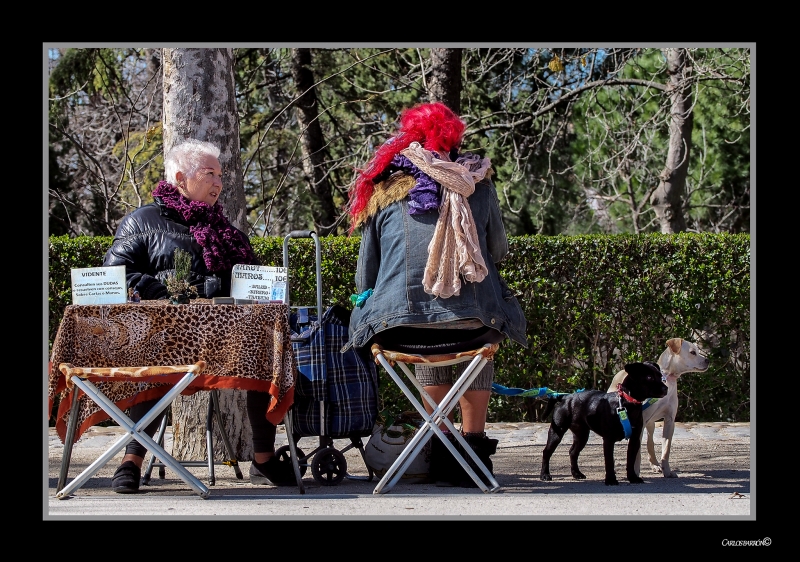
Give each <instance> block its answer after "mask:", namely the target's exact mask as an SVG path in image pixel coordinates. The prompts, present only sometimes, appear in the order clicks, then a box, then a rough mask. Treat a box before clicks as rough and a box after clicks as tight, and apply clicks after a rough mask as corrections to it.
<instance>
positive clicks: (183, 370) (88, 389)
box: [56, 361, 209, 500]
mask: <svg viewBox="0 0 800 562" xmlns="http://www.w3.org/2000/svg"><path fill="white" fill-rule="evenodd" d="M205 368H206V362H205V361H198V362H197V363H195V364H194V365H169V366H163V365H162V366H150V367H86V368H82V367H74V366H72V365H71V364H69V363H61V364H60V365H59V370H60V371H61V372H62V373H63V374H64V377H65V378H66V385H67V389H73V386H77V387H78V388H79V389H80V390H82V391H83V392H84V393H85V394H86V396H88V397H89V398H90V399H91V400H92V401H93V402H95V403H96V404H97V405H98V406H100V408H102V410H103V411H104V412H106V413H107V414H108V415H109V416H111V418H112V419H113V420H114V421H115V422H117V423H118V424H119V426H120V427H123V428H125V429H126V433H125V434H124V435H122V436H121V437H120V438H119V439H118V440H117V441H116V442H115V443H114V444H113V445H112V446H111V447H109V449H107V450H106V452H104V453H103V454H102V455H100V457H98V459H97V460H96V461H94V462H93V463H92V464H90V465H89V466H88V467H86V469H85V470H84V471H83V472H81V473H80V474H79V475H78V476H77V477H76V478H75V479H74V480H72V482H70V483H69V484H68V485H66V486H64V483H65V482H66V479H67V472H68V470H69V463H70V458H71V456H72V442H73V440H74V435H75V426H76V425H77V420H78V408H77V405H78V392H77V391H75V392H73V393H72V409H71V410H70V419H69V421H68V425H67V435H66V439H65V440H64V453H63V456H62V458H61V473H60V476H59V482H58V490H57V492H56V497H57V498H58V499H62V500H63V499H65V498H67V497H69V495H70V494H71V493H72V492H74V491H75V490H77V489H78V488H80V487H81V486H83V484H84V483H86V481H87V480H88V479H89V478H91V477H92V476H94V475H95V474H96V473H97V471H98V470H100V469H101V468H102V467H104V466H105V465H106V464H107V463H108V461H110V460H111V459H112V458H114V456H115V455H116V454H117V453H118V452H119V451H121V450H122V449H123V448H124V447H125V446H126V445H127V444H128V443H129V442H130V441H131V440H133V439H136V440H137V441H138V442H139V443H141V444H142V445H144V446H145V447H147V449H148V450H150V451H152V452H153V454H154V455H156V456H158V458H159V459H160V460H161V461H162V462H163V463H164V464H165V465H166V466H167V467H169V468H170V469H171V470H173V471H174V472H175V473H176V474H177V475H178V476H179V477H180V478H181V480H183V481H184V482H186V483H187V484H188V485H189V486H190V487H191V488H192V489H193V490H194V491H195V492H197V493H198V494H199V495H200V497H201V498H203V499H205V498H207V497H208V495H209V490H208V488H207V487H206V486H205V485H204V484H203V483H202V482H200V480H198V479H197V478H196V477H195V476H194V475H193V474H192V473H191V472H189V471H188V470H187V469H186V468H185V467H184V466H183V465H182V464H181V463H180V462H178V461H177V460H175V458H174V457H173V456H172V455H170V454H169V453H167V451H165V450H164V448H163V447H162V446H161V445H160V444H159V443H157V442H156V441H155V440H154V439H153V438H152V437H150V436H149V435H147V433H146V432H145V431H144V430H145V428H146V427H147V426H148V425H149V424H150V422H152V421H153V420H154V419H155V418H156V417H157V416H158V415H160V414H161V412H163V411H164V410H165V409H166V408H167V406H169V405H170V404H172V401H173V400H175V398H176V397H177V396H178V395H179V394H180V393H181V392H182V391H183V390H184V389H185V388H186V387H187V386H189V385H190V384H191V383H192V382H193V381H194V379H195V378H196V377H197V375H199V374H200V373H202V372H203V370H204V369H205ZM180 374H182V375H183V376H182V377H181V378H180V379H179V380H178V381H177V382H175V383H172V381H173V380H174V378H175V376H176V375H180ZM160 377H161V378H165V381H164V382H167V381H169V384H173V386H172V388H170V390H169V391H168V392H167V393H166V394H165V395H164V396H163V397H162V398H161V399H160V400H159V401H158V402H157V403H156V404H155V405H154V406H153V407H152V408H151V409H150V411H149V412H147V414H145V415H144V416H143V417H142V419H140V420H139V421H138V422H136V423H134V422H133V421H132V420H131V419H130V418H129V417H128V416H126V415H125V412H123V411H122V410H120V409H119V407H117V405H116V404H114V402H112V401H111V400H110V399H109V398H108V397H107V396H106V395H105V394H103V393H102V392H101V391H100V390H99V389H98V388H97V387H96V386H95V385H94V384H93V383H92V382H91V379H94V380H95V381H131V382H160V381H159V380H158V379H159V378H160Z"/></svg>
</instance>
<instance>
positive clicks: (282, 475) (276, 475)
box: [250, 457, 297, 486]
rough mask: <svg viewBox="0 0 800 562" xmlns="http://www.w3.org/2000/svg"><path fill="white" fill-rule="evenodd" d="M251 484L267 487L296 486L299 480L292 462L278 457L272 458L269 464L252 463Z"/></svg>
mask: <svg viewBox="0 0 800 562" xmlns="http://www.w3.org/2000/svg"><path fill="white" fill-rule="evenodd" d="M250 483H251V484H261V485H266V486H294V485H296V484H297V479H296V478H295V476H294V467H293V466H292V463H291V462H286V461H283V462H281V460H280V459H279V458H278V457H271V458H270V459H269V460H268V461H267V462H256V461H253V462H252V463H250Z"/></svg>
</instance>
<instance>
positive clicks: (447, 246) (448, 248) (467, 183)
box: [400, 142, 491, 299]
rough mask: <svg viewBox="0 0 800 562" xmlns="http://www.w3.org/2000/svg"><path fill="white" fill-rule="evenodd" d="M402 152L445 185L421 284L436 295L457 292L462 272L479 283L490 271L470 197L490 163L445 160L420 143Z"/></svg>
mask: <svg viewBox="0 0 800 562" xmlns="http://www.w3.org/2000/svg"><path fill="white" fill-rule="evenodd" d="M400 153H401V154H402V155H403V156H405V157H406V158H408V159H409V160H411V162H413V163H414V165H415V166H416V167H417V168H419V169H420V170H422V171H423V172H425V173H426V174H428V175H429V176H430V177H431V178H433V179H434V180H436V181H437V182H438V183H439V184H441V186H442V187H443V188H444V192H443V194H442V203H441V204H440V205H439V220H438V221H437V223H436V229H435V230H434V232H433V238H432V239H431V241H430V244H428V262H427V263H426V264H425V273H424V275H423V278H422V286H423V287H424V289H425V292H426V293H429V294H431V295H434V296H436V297H441V298H445V299H446V298H449V297H451V296H453V295H458V294H460V292H461V276H462V275H463V276H464V279H466V280H467V281H469V282H475V283H480V282H481V281H483V279H484V278H485V277H486V274H487V273H488V271H489V270H488V269H487V268H486V262H484V261H483V256H482V255H481V246H480V241H479V240H478V233H477V231H476V229H475V221H474V220H473V218H472V210H471V209H470V207H469V204H468V203H467V197H469V196H470V195H472V193H473V192H474V191H475V182H478V181H480V180H482V179H483V178H484V177H485V176H486V173H487V170H489V168H490V167H491V162H490V161H489V159H488V158H481V157H480V156H478V155H476V154H467V155H465V156H461V157H459V158H457V159H456V161H455V162H451V161H450V160H442V159H440V158H437V157H436V156H435V155H434V154H433V153H432V152H430V151H429V150H425V149H424V148H422V145H420V144H419V143H418V142H412V143H411V144H410V145H409V146H408V148H406V149H405V150H403V151H401V152H400ZM445 158H447V156H445Z"/></svg>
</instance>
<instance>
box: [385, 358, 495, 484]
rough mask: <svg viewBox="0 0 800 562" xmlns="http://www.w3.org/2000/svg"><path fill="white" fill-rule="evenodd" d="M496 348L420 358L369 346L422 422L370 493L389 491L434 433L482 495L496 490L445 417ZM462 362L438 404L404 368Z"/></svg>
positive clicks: (480, 464) (476, 457)
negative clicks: (449, 435)
mask: <svg viewBox="0 0 800 562" xmlns="http://www.w3.org/2000/svg"><path fill="white" fill-rule="evenodd" d="M499 347H500V344H497V343H493V344H486V345H484V346H483V347H480V348H478V349H473V350H469V351H461V352H457V353H446V354H436V355H422V354H414V353H403V352H398V351H389V350H386V349H383V348H382V347H381V346H380V345H379V344H373V345H372V355H373V356H374V357H375V360H376V361H377V362H379V363H380V364H381V365H382V366H383V368H384V369H386V371H387V372H388V373H389V376H391V377H392V380H394V382H395V383H396V384H397V386H399V387H400V390H402V391H403V394H405V395H406V397H407V398H408V399H409V400H410V401H411V404H412V405H413V406H414V408H416V409H417V411H418V412H419V413H420V415H422V418H423V420H424V421H423V424H422V426H421V427H420V428H419V430H418V431H417V433H416V434H415V435H414V437H412V438H411V441H409V442H408V444H407V445H406V447H405V449H403V451H402V453H400V455H399V456H398V457H397V460H395V462H394V463H393V464H392V466H391V467H389V469H388V470H387V471H386V474H384V475H383V478H381V481H380V482H378V485H377V486H376V487H375V490H373V492H372V493H373V494H381V493H384V492H387V491H389V490H391V489H392V488H393V487H394V485H395V484H396V483H397V481H398V480H400V478H402V476H403V474H404V473H405V471H406V470H407V469H408V467H409V466H411V463H412V462H413V460H414V458H416V456H417V455H418V454H419V453H420V451H422V448H423V447H424V446H425V444H426V443H427V442H428V440H429V439H430V438H431V436H432V435H434V434H435V435H436V436H437V437H438V438H439V439H441V441H442V443H444V445H445V447H447V449H448V450H449V451H450V453H451V454H452V455H453V457H454V458H455V459H456V460H457V461H458V462H459V464H460V465H461V466H462V467H463V468H464V470H465V471H466V472H467V474H469V476H470V478H472V480H473V481H474V482H475V483H476V484H477V485H478V487H479V488H480V489H481V490H482V491H483V492H484V493H488V492H496V491H497V490H499V489H500V484H498V483H497V480H495V478H494V476H492V473H491V472H490V471H489V469H487V468H486V466H485V465H484V464H483V462H481V460H480V459H479V458H478V455H477V454H476V453H475V451H473V450H472V447H470V446H469V445H468V444H467V442H466V440H465V439H464V437H463V436H462V435H461V432H460V431H458V430H456V428H455V426H454V425H453V422H451V421H450V420H449V418H448V417H447V416H448V414H449V413H450V412H451V411H452V410H453V408H455V406H456V404H458V401H459V399H460V398H461V396H462V395H463V394H464V392H466V391H467V389H468V388H469V385H470V384H472V381H474V380H475V378H476V377H477V376H478V374H479V373H480V372H481V369H483V367H484V366H485V365H486V363H487V362H488V361H489V359H491V358H492V357H494V354H495V352H496V351H497V350H498V349H499ZM466 361H469V362H470V364H469V365H468V366H467V368H466V369H465V370H464V372H463V373H462V374H461V376H460V377H458V379H457V380H456V381H455V382H454V383H453V387H452V388H451V389H450V390H449V391H448V392H447V394H446V395H445V397H444V398H443V399H442V401H441V402H440V403H438V404H437V403H436V401H435V400H434V399H433V398H432V397H431V396H430V394H428V393H427V392H425V389H424V388H423V386H422V385H421V384H420V383H419V381H418V380H417V378H416V376H414V373H413V372H412V371H411V369H409V367H408V364H409V363H413V364H424V365H428V366H431V367H441V366H446V365H455V364H456V363H464V362H466ZM394 364H396V365H398V366H399V367H400V369H401V370H402V371H403V373H405V375H406V376H407V377H408V379H409V381H410V382H411V384H412V385H413V386H414V388H416V389H417V391H418V392H419V395H420V396H421V397H422V398H423V399H424V400H425V401H426V402H428V404H430V405H431V407H432V408H433V412H432V413H431V414H428V412H427V411H426V410H425V408H424V407H423V406H422V404H421V403H420V402H419V401H418V400H417V398H416V395H415V394H414V393H413V392H412V391H411V390H410V389H409V388H408V386H407V385H406V384H405V383H404V382H403V379H402V377H400V375H398V374H397V372H396V371H395V370H394V368H393V367H392V365H394ZM440 423H444V425H445V426H446V427H447V428H448V429H449V430H450V432H451V433H452V434H453V436H454V437H455V439H456V441H458V443H459V444H460V445H461V447H462V449H463V450H464V451H466V452H467V454H468V455H469V456H470V458H471V459H472V460H473V461H474V463H475V465H476V466H477V467H479V468H480V469H481V471H482V472H483V474H484V476H486V478H487V480H488V481H489V483H490V484H491V488H490V487H488V486H487V485H486V484H484V482H483V480H482V479H481V478H480V477H479V476H478V475H477V474H476V473H475V471H474V470H473V469H472V467H470V465H469V464H468V463H467V461H466V459H464V457H463V456H462V455H461V454H460V453H459V451H458V449H456V448H455V446H454V445H453V444H452V443H451V442H450V440H449V439H447V437H446V436H445V434H444V432H443V431H442V429H441V428H440V427H439V424H440Z"/></svg>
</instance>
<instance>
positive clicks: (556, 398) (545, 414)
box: [542, 394, 563, 422]
mask: <svg viewBox="0 0 800 562" xmlns="http://www.w3.org/2000/svg"><path fill="white" fill-rule="evenodd" d="M562 396H563V394H559V395H558V396H549V397H548V398H547V407H546V408H545V409H544V412H543V413H542V421H543V422H545V421H547V418H548V416H549V415H550V414H551V413H552V412H553V408H555V407H556V402H561V398H562Z"/></svg>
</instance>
